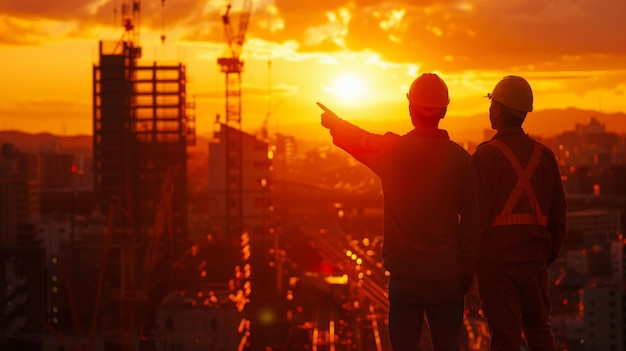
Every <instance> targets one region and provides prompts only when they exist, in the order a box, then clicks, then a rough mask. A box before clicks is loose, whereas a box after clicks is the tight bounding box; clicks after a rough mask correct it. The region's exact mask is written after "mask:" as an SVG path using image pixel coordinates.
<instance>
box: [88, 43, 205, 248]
mask: <svg viewBox="0 0 626 351" xmlns="http://www.w3.org/2000/svg"><path fill="white" fill-rule="evenodd" d="M99 54H100V55H99V57H100V63H99V64H98V65H95V66H94V68H93V100H94V104H93V108H94V117H93V135H94V140H93V143H94V144H93V150H94V165H95V181H94V187H95V191H96V196H97V200H98V202H99V203H100V204H101V206H102V208H103V212H104V213H108V210H109V204H110V201H111V199H112V198H114V197H117V198H119V199H120V203H121V205H122V207H123V208H124V209H126V211H127V213H128V214H129V215H130V217H131V218H132V222H133V226H134V227H135V229H136V233H137V234H138V236H139V237H145V236H147V235H150V233H151V232H152V231H153V230H154V225H155V214H156V212H157V211H156V210H157V206H158V203H159V199H160V197H161V195H162V193H163V191H171V192H172V197H171V205H170V206H169V207H170V209H171V229H172V233H171V237H172V238H173V240H175V241H177V240H182V239H184V238H185V237H186V235H187V211H186V207H187V206H186V204H187V197H186V189H187V166H186V161H187V145H189V144H192V143H194V142H195V128H194V122H195V120H194V117H193V114H191V113H189V111H188V109H187V107H188V104H187V99H186V91H185V88H186V76H185V66H184V65H183V64H179V65H173V66H164V65H157V64H156V63H154V64H153V65H139V64H138V63H137V60H138V58H139V56H140V55H141V48H140V47H136V46H134V45H133V43H132V42H130V41H121V42H112V43H107V42H102V41H101V42H100V46H99ZM167 176H169V177H171V179H166V178H167ZM166 183H169V184H166ZM164 186H168V187H171V188H170V189H164V188H163V187H164Z"/></svg>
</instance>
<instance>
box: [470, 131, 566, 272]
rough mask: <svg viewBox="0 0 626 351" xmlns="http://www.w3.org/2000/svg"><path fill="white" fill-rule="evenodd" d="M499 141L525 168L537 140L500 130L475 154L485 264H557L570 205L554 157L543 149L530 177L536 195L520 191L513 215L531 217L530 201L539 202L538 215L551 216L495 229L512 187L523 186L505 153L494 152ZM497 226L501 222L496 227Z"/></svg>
mask: <svg viewBox="0 0 626 351" xmlns="http://www.w3.org/2000/svg"><path fill="white" fill-rule="evenodd" d="M494 141H499V142H501V143H503V144H505V145H506V146H508V148H509V149H510V150H511V151H512V153H513V154H514V156H515V158H516V159H517V160H518V162H519V164H520V166H521V167H522V168H524V169H525V168H528V167H527V165H528V163H529V160H530V159H531V155H532V153H533V149H534V148H535V145H536V143H538V142H537V141H536V140H534V139H533V138H531V137H530V136H528V135H526V134H525V133H524V131H523V129H522V128H511V129H507V130H501V131H498V132H497V133H496V135H495V136H494V137H493V138H492V139H491V140H489V141H487V142H484V143H482V144H481V145H479V146H478V148H477V149H476V151H475V152H474V154H473V157H474V160H475V163H476V169H477V171H478V184H479V201H480V213H481V227H482V229H483V246H482V250H481V251H482V254H481V259H480V260H481V262H524V261H533V260H546V261H547V262H548V263H551V262H553V261H554V260H555V259H556V258H557V256H558V254H559V250H560V248H561V245H562V243H563V240H564V239H565V224H566V214H567V203H566V200H565V193H564V190H563V183H562V181H561V175H560V172H559V167H558V164H557V161H556V157H555V156H554V153H553V152H552V151H551V150H550V149H549V148H547V147H545V146H543V145H541V144H539V145H540V146H541V155H540V158H539V161H538V164H537V166H536V169H535V170H534V172H533V173H532V175H531V176H530V185H531V188H532V189H531V190H532V192H533V193H534V196H533V195H531V196H530V197H529V196H528V191H527V190H522V192H521V195H520V196H519V200H517V201H515V203H514V205H515V206H514V207H513V208H512V213H513V214H528V213H533V212H535V211H533V209H532V206H531V203H530V201H529V199H532V197H534V198H536V199H537V203H538V207H539V209H540V213H539V214H540V215H542V216H545V217H547V218H546V219H547V221H546V223H544V224H510V225H494V220H495V218H496V216H498V215H500V214H501V213H502V212H503V208H504V207H505V204H506V203H507V201H508V200H509V197H510V196H511V193H512V192H513V188H514V187H515V186H516V184H517V183H518V181H519V178H520V177H519V176H518V173H517V172H516V171H515V170H514V168H513V166H512V165H511V162H510V161H509V160H508V159H507V157H506V156H505V155H504V153H503V152H502V151H501V150H500V149H499V148H497V147H495V146H494V145H493V144H494ZM496 223H497V222H496Z"/></svg>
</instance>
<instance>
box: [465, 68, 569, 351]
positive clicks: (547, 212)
mask: <svg viewBox="0 0 626 351" xmlns="http://www.w3.org/2000/svg"><path fill="white" fill-rule="evenodd" d="M488 97H489V98H490V99H491V106H490V108H489V119H490V121H491V127H492V128H493V129H495V130H496V131H497V132H496V134H495V135H494V137H493V138H492V139H491V140H488V141H486V142H484V143H482V144H481V145H479V146H478V148H477V149H476V151H475V152H474V154H473V156H474V160H475V163H476V168H477V172H478V182H479V203H480V212H481V214H480V215H481V227H482V230H483V244H482V252H481V257H480V260H479V263H478V267H477V273H476V276H477V283H478V289H479V293H480V296H481V299H482V304H483V311H484V313H485V316H486V318H487V322H488V325H489V329H490V331H491V346H490V350H491V351H501V350H515V351H519V350H520V348H521V346H522V345H523V342H524V338H525V341H526V344H527V345H528V347H529V349H530V350H533V351H535V350H549V351H554V350H555V349H556V347H555V343H554V338H553V335H552V331H551V326H550V320H549V319H550V301H549V298H548V265H549V264H551V263H552V262H554V261H555V260H556V258H557V256H558V254H559V249H560V247H561V244H562V243H563V240H564V239H565V224H566V212H567V204H566V201H565V194H564V190H563V184H562V181H561V175H560V172H559V167H558V164H557V160H556V157H555V155H554V154H553V152H552V151H551V150H550V149H549V148H547V147H545V146H544V145H542V144H541V143H539V142H537V141H536V140H534V139H533V138H531V137H530V136H528V135H527V134H526V133H525V132H524V130H523V129H522V124H523V122H524V119H525V118H526V114H527V113H528V112H531V111H532V109H533V93H532V89H531V87H530V85H529V84H528V82H527V81H526V80H525V79H524V78H522V77H518V76H507V77H504V78H503V79H502V80H501V81H500V82H499V83H498V84H497V85H496V86H495V88H494V89H493V92H492V93H491V94H489V95H488Z"/></svg>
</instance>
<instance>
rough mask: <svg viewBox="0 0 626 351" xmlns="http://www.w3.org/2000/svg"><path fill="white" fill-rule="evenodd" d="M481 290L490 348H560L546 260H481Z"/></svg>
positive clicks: (538, 350)
mask: <svg viewBox="0 0 626 351" xmlns="http://www.w3.org/2000/svg"><path fill="white" fill-rule="evenodd" d="M476 278H477V282H478V292H479V294H480V298H481V302H482V306H483V312H484V314H485V317H486V318H487V324H488V326H489V330H490V333H491V342H490V351H519V350H520V348H521V347H522V345H523V343H524V340H525V341H526V344H527V345H528V348H529V349H530V350H531V351H556V345H555V343H554V337H553V335H552V327H551V325H550V300H549V297H548V265H547V263H546V261H545V260H540V261H530V262H520V263H501V262H498V263H479V265H478V269H477V272H476Z"/></svg>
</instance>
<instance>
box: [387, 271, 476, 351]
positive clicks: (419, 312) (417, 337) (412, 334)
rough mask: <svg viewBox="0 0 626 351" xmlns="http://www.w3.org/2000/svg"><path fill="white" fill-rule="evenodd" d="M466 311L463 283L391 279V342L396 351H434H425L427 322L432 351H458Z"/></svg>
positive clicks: (452, 279) (457, 281)
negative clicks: (425, 323)
mask: <svg viewBox="0 0 626 351" xmlns="http://www.w3.org/2000/svg"><path fill="white" fill-rule="evenodd" d="M463 308H464V296H463V290H462V287H461V283H460V279H457V278H450V279H441V280H420V279H415V278H406V277H402V276H394V275H393V274H392V275H391V276H390V277H389V341H390V343H391V346H392V348H393V350H394V351H416V350H424V349H431V348H430V347H424V340H423V334H422V330H423V328H424V320H425V319H426V321H427V322H428V329H430V340H432V350H434V351H458V350H459V349H460V341H461V330H462V329H461V328H462V326H463ZM424 317H425V318H424ZM426 337H428V335H427V336H426Z"/></svg>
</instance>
